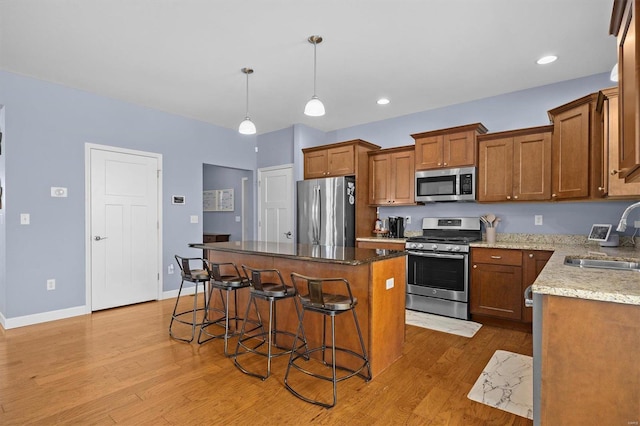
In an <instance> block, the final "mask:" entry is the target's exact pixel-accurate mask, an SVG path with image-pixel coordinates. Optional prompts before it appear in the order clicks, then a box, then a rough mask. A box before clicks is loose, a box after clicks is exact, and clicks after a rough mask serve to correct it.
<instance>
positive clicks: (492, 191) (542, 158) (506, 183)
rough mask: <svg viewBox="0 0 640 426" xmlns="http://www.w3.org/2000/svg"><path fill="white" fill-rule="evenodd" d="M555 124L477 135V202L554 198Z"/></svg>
mask: <svg viewBox="0 0 640 426" xmlns="http://www.w3.org/2000/svg"><path fill="white" fill-rule="evenodd" d="M552 131H553V126H540V127H531V128H528V129H520V130H512V131H508V132H497V133H487V134H485V135H479V136H478V194H477V198H478V201H481V202H489V201H532V200H549V199H550V198H551V134H552Z"/></svg>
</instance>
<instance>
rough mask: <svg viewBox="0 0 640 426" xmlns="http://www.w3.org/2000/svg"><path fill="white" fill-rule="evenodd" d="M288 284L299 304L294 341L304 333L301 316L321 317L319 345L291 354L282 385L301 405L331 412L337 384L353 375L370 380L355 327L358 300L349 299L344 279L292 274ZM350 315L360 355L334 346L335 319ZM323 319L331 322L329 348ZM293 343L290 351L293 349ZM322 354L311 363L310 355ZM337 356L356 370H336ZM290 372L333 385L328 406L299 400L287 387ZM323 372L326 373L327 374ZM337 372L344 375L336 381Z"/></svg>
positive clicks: (358, 329)
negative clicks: (328, 355)
mask: <svg viewBox="0 0 640 426" xmlns="http://www.w3.org/2000/svg"><path fill="white" fill-rule="evenodd" d="M291 282H292V283H293V286H294V288H295V289H296V292H297V293H298V296H299V297H300V301H301V303H302V317H301V319H300V325H299V326H298V333H297V334H296V341H297V339H298V336H299V335H300V334H301V333H303V332H304V326H303V320H304V315H305V313H307V312H315V313H318V314H321V315H322V345H321V346H319V347H316V348H311V349H309V347H308V346H305V347H306V351H305V352H298V351H296V352H292V353H291V356H290V357H289V364H288V365H287V372H286V373H285V376H284V384H285V386H286V388H287V389H289V391H291V393H293V394H294V395H295V396H297V397H298V398H300V399H302V400H303V401H306V402H310V403H312V404H316V405H320V406H323V407H325V408H331V407H333V406H335V405H336V402H337V400H338V393H337V384H338V382H340V381H343V380H346V379H348V378H351V377H353V376H355V375H358V376H360V377H362V378H363V379H364V380H365V381H367V382H368V381H369V380H371V366H370V364H369V358H368V357H367V350H366V348H365V345H364V340H363V339H362V332H361V331H360V324H359V323H358V316H357V315H356V311H355V307H356V305H357V303H358V300H357V299H356V298H355V297H353V294H352V293H351V286H350V285H349V281H347V280H346V279H344V278H314V277H307V276H304V275H300V274H296V273H292V274H291ZM325 285H328V286H329V285H330V286H331V291H336V293H333V292H332V293H328V292H325V288H323V287H325ZM349 311H351V312H352V314H353V321H354V323H355V327H356V331H357V333H358V338H359V340H360V348H361V353H358V352H355V351H353V350H351V349H348V348H345V347H337V346H336V322H335V320H336V316H337V315H340V314H343V313H345V312H349ZM327 317H329V318H331V344H330V345H327V339H326V334H327V333H326V330H327ZM296 341H294V343H293V344H294V347H295V345H296ZM327 350H331V362H330V363H329V362H327V359H326V352H327ZM320 351H321V352H322V359H321V360H318V359H313V358H311V357H310V355H311V354H312V353H314V352H320ZM337 352H341V353H343V354H346V355H347V356H348V357H350V358H353V359H354V360H355V361H354V362H356V363H357V365H358V366H357V367H356V368H349V367H345V366H339V365H337V363H336V353H337ZM300 359H303V360H305V365H302V363H301V362H299V361H300ZM292 367H293V368H294V369H296V370H298V371H300V372H302V373H304V374H306V375H308V376H311V377H316V378H319V379H322V380H326V381H329V382H331V383H332V385H333V401H332V402H331V403H326V402H322V401H320V400H315V399H312V398H309V397H306V396H303V395H302V394H300V393H299V392H298V391H296V390H294V389H293V387H292V386H291V384H290V383H289V378H290V377H289V373H290V372H291V371H292V370H291V368H292ZM365 367H366V370H367V374H366V375H365V374H364V373H363V370H364V369H365ZM327 368H329V369H330V371H327ZM338 369H340V370H342V371H344V372H345V374H343V375H341V376H340V377H339V376H338V374H337V370H338Z"/></svg>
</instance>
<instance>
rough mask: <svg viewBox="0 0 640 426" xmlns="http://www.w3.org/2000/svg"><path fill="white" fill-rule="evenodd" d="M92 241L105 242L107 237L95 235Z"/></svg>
mask: <svg viewBox="0 0 640 426" xmlns="http://www.w3.org/2000/svg"><path fill="white" fill-rule="evenodd" d="M93 239H94V240H96V241H100V240H106V239H107V237H101V236H100V235H96V236H95V237H93Z"/></svg>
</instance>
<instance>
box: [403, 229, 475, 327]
mask: <svg viewBox="0 0 640 426" xmlns="http://www.w3.org/2000/svg"><path fill="white" fill-rule="evenodd" d="M481 239H482V234H481V231H480V219H479V218H477V217H458V218H452V217H427V218H424V219H422V236H418V237H411V238H408V239H407V242H406V244H405V248H406V250H407V252H408V256H407V309H411V310H414V311H420V312H428V313H432V314H438V315H445V316H448V317H453V318H459V319H464V320H468V319H469V306H468V303H469V243H470V242H473V241H479V240H481Z"/></svg>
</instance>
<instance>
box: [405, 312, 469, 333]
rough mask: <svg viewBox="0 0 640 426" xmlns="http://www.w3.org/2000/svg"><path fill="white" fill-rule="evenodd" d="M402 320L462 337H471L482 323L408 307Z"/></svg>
mask: <svg viewBox="0 0 640 426" xmlns="http://www.w3.org/2000/svg"><path fill="white" fill-rule="evenodd" d="M404 321H405V323H406V324H409V325H415V326H416V327H422V328H428V329H431V330H436V331H442V332H444V333H450V334H457V335H458V336H463V337H473V336H474V335H475V334H476V332H477V331H478V330H479V329H480V327H482V324H478V323H477V322H473V321H464V320H459V319H455V318H449V317H443V316H440V315H433V314H427V313H424V312H416V311H411V310H409V309H407V310H405V320H404Z"/></svg>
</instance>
